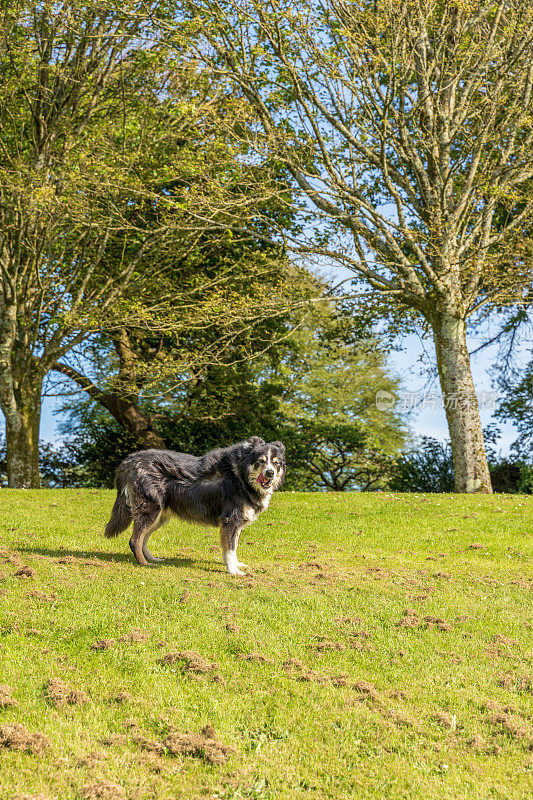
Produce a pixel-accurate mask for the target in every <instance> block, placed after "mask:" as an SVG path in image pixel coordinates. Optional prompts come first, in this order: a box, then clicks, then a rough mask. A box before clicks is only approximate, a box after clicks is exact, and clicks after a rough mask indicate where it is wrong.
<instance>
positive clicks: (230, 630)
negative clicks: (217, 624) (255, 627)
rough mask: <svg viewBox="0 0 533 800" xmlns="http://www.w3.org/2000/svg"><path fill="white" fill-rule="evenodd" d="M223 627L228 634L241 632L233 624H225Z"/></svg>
mask: <svg viewBox="0 0 533 800" xmlns="http://www.w3.org/2000/svg"><path fill="white" fill-rule="evenodd" d="M224 627H225V628H226V630H227V631H228V633H239V631H240V630H241V629H240V628H239V626H238V625H236V624H235V623H234V622H226V625H225V626H224Z"/></svg>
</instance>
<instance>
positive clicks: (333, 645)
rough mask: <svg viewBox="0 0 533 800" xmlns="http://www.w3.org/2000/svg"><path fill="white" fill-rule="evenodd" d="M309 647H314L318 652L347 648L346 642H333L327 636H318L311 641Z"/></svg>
mask: <svg viewBox="0 0 533 800" xmlns="http://www.w3.org/2000/svg"><path fill="white" fill-rule="evenodd" d="M309 647H312V648H313V650H316V652H317V653H325V652H326V651H327V650H336V651H338V652H341V651H343V650H346V645H345V644H344V642H332V641H330V640H329V639H326V637H325V636H318V637H317V638H316V639H315V640H314V641H312V642H310V643H309Z"/></svg>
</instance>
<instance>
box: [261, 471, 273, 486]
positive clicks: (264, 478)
mask: <svg viewBox="0 0 533 800" xmlns="http://www.w3.org/2000/svg"><path fill="white" fill-rule="evenodd" d="M274 475H275V472H274V470H273V469H266V470H265V471H264V472H260V473H259V475H258V476H257V483H259V484H260V485H261V488H262V489H269V488H270V487H271V485H272V481H273V480H274Z"/></svg>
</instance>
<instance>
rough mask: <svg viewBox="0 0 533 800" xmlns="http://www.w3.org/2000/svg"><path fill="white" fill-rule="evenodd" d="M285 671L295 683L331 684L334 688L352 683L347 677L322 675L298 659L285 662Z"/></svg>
mask: <svg viewBox="0 0 533 800" xmlns="http://www.w3.org/2000/svg"><path fill="white" fill-rule="evenodd" d="M282 666H283V669H284V671H285V673H286V674H287V675H288V676H289V677H290V678H293V679H294V680H295V681H302V682H303V683H331V684H332V686H349V685H350V682H349V679H348V676H347V675H321V674H320V673H318V672H315V670H313V669H309V667H308V666H307V665H306V664H304V663H303V661H300V660H299V659H298V658H289V659H288V660H287V661H284V662H283V664H282Z"/></svg>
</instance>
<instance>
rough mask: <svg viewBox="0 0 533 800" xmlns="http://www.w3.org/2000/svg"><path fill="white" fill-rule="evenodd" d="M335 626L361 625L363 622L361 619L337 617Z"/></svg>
mask: <svg viewBox="0 0 533 800" xmlns="http://www.w3.org/2000/svg"><path fill="white" fill-rule="evenodd" d="M335 624H336V625H361V624H363V620H362V619H361V617H338V619H336V620H335Z"/></svg>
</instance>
